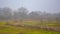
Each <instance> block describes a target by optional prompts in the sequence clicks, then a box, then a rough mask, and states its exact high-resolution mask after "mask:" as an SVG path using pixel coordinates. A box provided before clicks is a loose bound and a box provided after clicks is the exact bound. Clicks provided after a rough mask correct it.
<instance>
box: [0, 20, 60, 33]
mask: <svg viewBox="0 0 60 34" xmlns="http://www.w3.org/2000/svg"><path fill="white" fill-rule="evenodd" d="M24 22H25V23H24ZM27 22H29V23H27ZM34 22H37V21H23V24H25V25H26V26H17V25H11V24H14V23H12V22H9V24H7V22H0V34H60V31H53V30H46V29H43V28H38V27H37V28H35V27H34V28H33V27H30V26H29V25H30V24H31V25H32V26H34V25H37V23H39V22H37V23H34ZM40 25H41V26H45V25H44V24H40ZM47 25H49V26H56V24H51V23H49V24H48V23H47Z"/></svg>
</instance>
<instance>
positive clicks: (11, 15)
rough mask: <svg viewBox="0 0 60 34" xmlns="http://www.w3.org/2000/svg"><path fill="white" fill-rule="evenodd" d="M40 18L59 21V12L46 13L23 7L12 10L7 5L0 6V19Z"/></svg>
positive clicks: (41, 19)
mask: <svg viewBox="0 0 60 34" xmlns="http://www.w3.org/2000/svg"><path fill="white" fill-rule="evenodd" d="M10 19H14V20H15V19H20V20H40V21H58V22H59V21H60V13H47V12H42V11H31V12H29V10H28V9H26V8H24V7H20V8H18V9H17V10H12V9H11V8H9V7H4V8H0V20H10Z"/></svg>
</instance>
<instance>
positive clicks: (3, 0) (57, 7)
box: [0, 0, 60, 12]
mask: <svg viewBox="0 0 60 34" xmlns="http://www.w3.org/2000/svg"><path fill="white" fill-rule="evenodd" d="M0 7H1V8H2V7H10V8H12V9H17V8H20V7H25V8H27V9H28V10H29V11H47V12H60V0H0Z"/></svg>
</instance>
